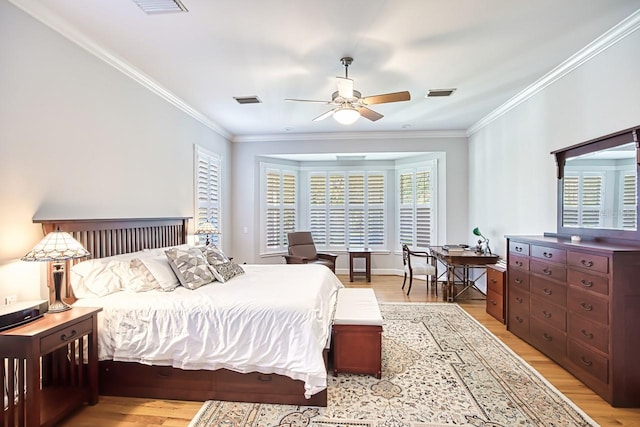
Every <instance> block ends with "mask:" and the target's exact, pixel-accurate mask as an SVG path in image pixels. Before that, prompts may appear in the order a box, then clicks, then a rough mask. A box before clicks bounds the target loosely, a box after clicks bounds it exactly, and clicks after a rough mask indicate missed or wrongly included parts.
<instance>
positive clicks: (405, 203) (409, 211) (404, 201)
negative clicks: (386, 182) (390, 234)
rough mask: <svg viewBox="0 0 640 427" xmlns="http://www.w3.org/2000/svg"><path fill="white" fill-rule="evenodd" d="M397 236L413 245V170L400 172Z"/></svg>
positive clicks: (402, 241) (401, 240) (403, 241)
mask: <svg viewBox="0 0 640 427" xmlns="http://www.w3.org/2000/svg"><path fill="white" fill-rule="evenodd" d="M399 183H400V188H399V190H400V191H399V194H400V202H399V207H400V209H399V216H398V218H399V236H400V242H401V243H406V244H408V245H413V226H414V216H413V172H401V173H400V179H399Z"/></svg>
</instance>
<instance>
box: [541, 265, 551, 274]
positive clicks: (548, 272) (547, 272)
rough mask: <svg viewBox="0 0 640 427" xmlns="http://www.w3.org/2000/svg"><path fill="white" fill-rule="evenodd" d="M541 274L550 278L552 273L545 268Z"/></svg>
mask: <svg viewBox="0 0 640 427" xmlns="http://www.w3.org/2000/svg"><path fill="white" fill-rule="evenodd" d="M542 272H543V273H544V274H546V275H547V276H551V273H552V271H551V270H550V269H549V268H548V267H545V268H544V270H542Z"/></svg>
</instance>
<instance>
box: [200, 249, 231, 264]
mask: <svg viewBox="0 0 640 427" xmlns="http://www.w3.org/2000/svg"><path fill="white" fill-rule="evenodd" d="M202 253H204V256H205V257H207V262H208V263H209V264H210V265H216V264H222V263H223V262H229V261H230V259H229V258H227V256H226V255H225V254H224V252H222V250H221V249H220V248H218V247H217V246H216V245H209V246H204V247H202Z"/></svg>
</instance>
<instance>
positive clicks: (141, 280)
mask: <svg viewBox="0 0 640 427" xmlns="http://www.w3.org/2000/svg"><path fill="white" fill-rule="evenodd" d="M129 271H130V273H131V277H130V278H129V280H127V281H125V282H124V283H123V285H122V286H123V289H124V290H126V291H131V292H146V291H150V290H152V289H158V288H160V284H159V283H158V281H157V280H156V279H155V278H154V277H153V274H151V272H150V271H149V269H148V268H147V266H146V265H144V264H143V263H142V261H141V260H140V258H136V259H132V260H131V261H129Z"/></svg>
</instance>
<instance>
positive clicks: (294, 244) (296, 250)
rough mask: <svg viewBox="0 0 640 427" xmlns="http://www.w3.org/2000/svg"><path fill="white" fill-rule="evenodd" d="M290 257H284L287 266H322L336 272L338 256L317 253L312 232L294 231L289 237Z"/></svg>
mask: <svg viewBox="0 0 640 427" xmlns="http://www.w3.org/2000/svg"><path fill="white" fill-rule="evenodd" d="M287 237H288V239H289V255H284V258H285V260H286V261H287V264H322V265H324V266H327V267H328V268H330V269H331V271H333V272H334V273H335V272H336V258H337V257H338V256H337V255H334V254H330V253H321V252H317V251H316V245H315V244H314V243H313V237H312V236H311V232H310V231H294V232H292V233H289V234H288V235H287Z"/></svg>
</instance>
